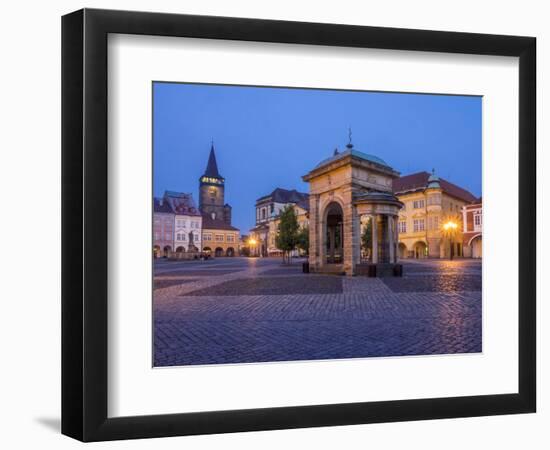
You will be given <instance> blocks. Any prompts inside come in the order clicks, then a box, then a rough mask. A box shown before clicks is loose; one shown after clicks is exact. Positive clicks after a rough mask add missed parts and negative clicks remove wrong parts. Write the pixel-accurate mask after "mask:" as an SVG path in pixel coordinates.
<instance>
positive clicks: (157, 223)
mask: <svg viewBox="0 0 550 450" xmlns="http://www.w3.org/2000/svg"><path fill="white" fill-rule="evenodd" d="M175 218H176V215H175V214H174V211H173V210H172V207H171V206H170V204H169V203H168V202H167V201H165V199H164V197H161V198H154V199H153V257H155V258H160V257H163V256H164V257H168V256H170V255H171V254H172V252H173V251H174V223H175Z"/></svg>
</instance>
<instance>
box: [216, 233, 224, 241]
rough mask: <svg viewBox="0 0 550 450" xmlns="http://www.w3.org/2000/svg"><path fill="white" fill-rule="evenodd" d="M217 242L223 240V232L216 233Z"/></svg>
mask: <svg viewBox="0 0 550 450" xmlns="http://www.w3.org/2000/svg"><path fill="white" fill-rule="evenodd" d="M216 242H223V234H216Z"/></svg>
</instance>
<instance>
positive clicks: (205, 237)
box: [202, 233, 212, 241]
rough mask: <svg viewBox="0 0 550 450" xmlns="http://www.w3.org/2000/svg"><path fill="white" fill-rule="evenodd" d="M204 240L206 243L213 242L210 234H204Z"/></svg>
mask: <svg viewBox="0 0 550 450" xmlns="http://www.w3.org/2000/svg"><path fill="white" fill-rule="evenodd" d="M202 238H203V239H204V240H205V241H211V240H212V235H211V234H210V233H206V234H204V236H203V237H202Z"/></svg>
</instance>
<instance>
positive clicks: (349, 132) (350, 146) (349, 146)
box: [346, 127, 353, 148]
mask: <svg viewBox="0 0 550 450" xmlns="http://www.w3.org/2000/svg"><path fill="white" fill-rule="evenodd" d="M351 135H352V133H351V127H349V128H348V137H349V142H348V145H346V147H347V148H352V147H353V144H352V143H351Z"/></svg>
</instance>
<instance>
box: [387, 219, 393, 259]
mask: <svg viewBox="0 0 550 450" xmlns="http://www.w3.org/2000/svg"><path fill="white" fill-rule="evenodd" d="M393 225H394V220H393V216H391V215H388V241H389V246H390V255H389V256H390V263H392V264H393V263H395V245H394V242H395V237H394V226H393Z"/></svg>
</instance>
